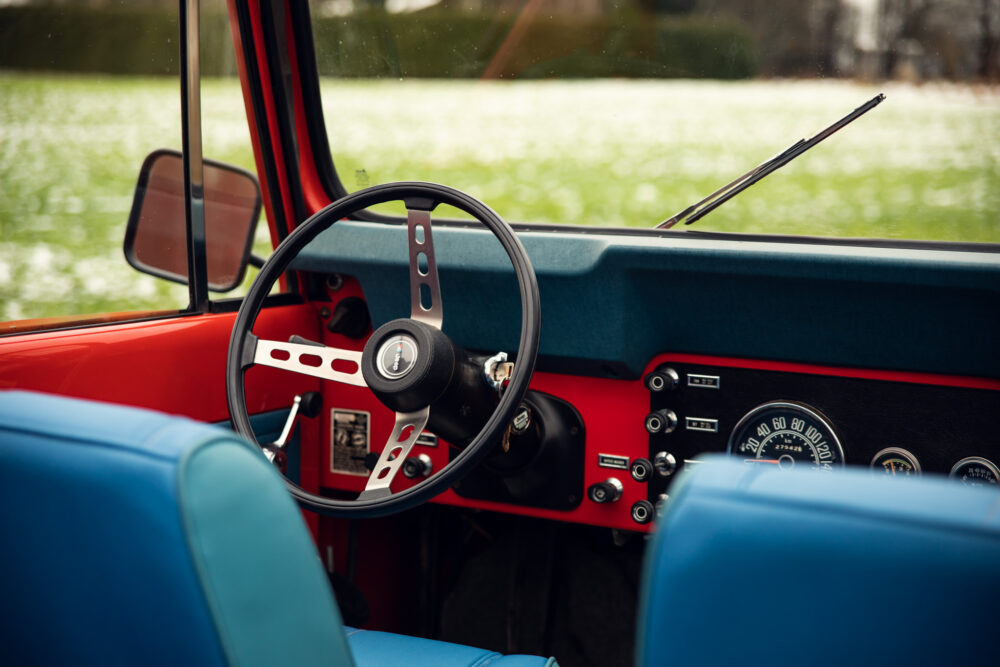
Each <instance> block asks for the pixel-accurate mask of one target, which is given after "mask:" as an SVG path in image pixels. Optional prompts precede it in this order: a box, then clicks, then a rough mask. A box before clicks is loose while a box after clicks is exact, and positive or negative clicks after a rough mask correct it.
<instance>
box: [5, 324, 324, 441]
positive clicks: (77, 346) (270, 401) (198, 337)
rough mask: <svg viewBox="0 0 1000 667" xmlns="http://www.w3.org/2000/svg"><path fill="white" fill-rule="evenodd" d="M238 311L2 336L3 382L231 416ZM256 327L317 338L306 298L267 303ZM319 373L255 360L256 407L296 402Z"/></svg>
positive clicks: (250, 383)
mask: <svg viewBox="0 0 1000 667" xmlns="http://www.w3.org/2000/svg"><path fill="white" fill-rule="evenodd" d="M235 317H236V315H235V313H226V314H213V315H185V316H182V315H178V316H176V317H170V318H165V319H160V320H153V321H146V322H130V323H123V324H114V325H103V326H95V327H90V328H84V329H68V330H61V331H46V332H38V333H32V334H25V335H23V336H10V337H5V338H0V388H3V389H15V388H16V389H29V390H33V391H43V392H49V393H54V394H62V395H65V396H75V397H78V398H89V399H93V400H99V401H107V402H109V403H119V404H122V405H133V406H137V407H144V408H151V409H154V410H160V411H162V412H167V413H171V414H178V415H185V416H187V417H191V418H192V419H197V420H200V421H206V422H216V421H223V420H226V419H229V412H228V409H227V408H226V383H225V372H226V354H227V352H228V348H229V336H230V333H231V332H232V328H233V322H234V320H235ZM254 331H255V332H256V333H257V334H258V335H259V336H261V337H263V338H281V339H287V338H288V336H290V335H291V334H295V333H297V334H299V335H302V336H306V337H312V338H314V339H315V338H316V337H317V336H318V335H319V334H318V323H317V319H316V317H315V313H314V310H313V309H312V308H311V307H310V306H308V305H298V306H283V307H279V308H268V309H265V310H263V311H262V312H261V316H260V317H259V318H258V322H257V325H256V327H255V328H254ZM318 384H319V381H318V380H314V379H313V378H309V377H305V376H302V375H296V374H292V373H285V372H281V371H278V370H276V369H272V368H263V367H255V368H252V369H250V370H249V371H248V373H247V398H248V400H247V404H248V408H249V410H250V412H251V414H253V413H256V412H262V411H266V410H275V409H278V408H282V407H288V406H289V405H291V402H292V399H293V398H294V396H295V394H296V393H297V392H299V393H301V392H302V391H310V390H315V389H316V388H317V386H318Z"/></svg>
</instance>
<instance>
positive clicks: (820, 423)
mask: <svg viewBox="0 0 1000 667" xmlns="http://www.w3.org/2000/svg"><path fill="white" fill-rule="evenodd" d="M729 453H730V454H732V455H733V456H738V457H742V458H743V459H744V460H746V461H747V462H748V463H762V464H772V465H776V466H778V467H779V468H781V469H783V470H787V469H790V468H793V467H795V466H797V465H798V466H802V465H804V466H807V467H809V468H813V469H817V470H832V469H833V468H834V467H835V466H843V465H844V449H843V447H841V446H840V440H839V439H838V438H837V434H836V433H835V432H834V430H833V426H831V425H830V422H829V421H828V420H827V419H826V418H825V417H824V416H823V415H821V414H820V413H819V411H818V410H816V409H814V408H811V407H809V406H808V405H804V404H801V403H791V402H788V401H773V402H771V403H765V404H764V405H760V406H758V407H756V408H754V409H753V410H751V411H750V412H748V413H747V414H746V415H745V416H744V417H743V419H741V420H740V422H739V423H738V424H737V425H736V428H734V429H733V432H732V435H730V436H729Z"/></svg>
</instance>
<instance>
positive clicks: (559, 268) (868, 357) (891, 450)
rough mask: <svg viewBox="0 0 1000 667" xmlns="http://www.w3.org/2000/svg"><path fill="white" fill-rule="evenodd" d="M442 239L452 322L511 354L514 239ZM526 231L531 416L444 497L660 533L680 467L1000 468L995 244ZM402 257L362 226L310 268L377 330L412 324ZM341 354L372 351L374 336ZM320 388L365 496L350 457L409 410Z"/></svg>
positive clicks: (396, 231) (965, 473) (343, 340)
mask: <svg viewBox="0 0 1000 667" xmlns="http://www.w3.org/2000/svg"><path fill="white" fill-rule="evenodd" d="M434 235H435V236H434V241H435V248H436V252H437V256H438V268H439V273H440V278H441V292H442V300H443V302H444V312H445V317H444V330H445V332H446V333H447V334H448V336H449V337H450V338H451V339H452V340H453V341H455V343H456V344H458V345H460V346H462V347H463V348H465V349H467V350H472V351H476V352H477V353H479V354H493V353H495V352H496V351H497V350H507V351H512V350H513V349H515V348H516V341H517V331H518V320H517V318H516V317H515V318H513V319H511V318H510V316H509V314H510V313H517V312H518V303H519V301H518V292H517V289H516V283H515V281H514V280H513V276H512V274H511V272H510V267H509V262H508V260H507V259H506V257H505V256H504V254H503V252H502V250H500V248H499V246H498V244H496V243H495V241H492V239H491V236H490V235H489V234H487V233H485V232H482V231H479V230H475V229H471V228H469V227H468V226H464V225H454V226H450V225H448V224H442V225H440V226H438V225H437V224H436V225H435V229H434ZM519 236H520V238H521V240H522V242H523V243H524V245H525V247H526V249H527V251H528V253H529V256H530V257H531V261H532V263H533V264H534V267H535V272H536V275H537V278H538V283H539V289H540V293H541V298H542V308H541V310H542V337H541V344H540V348H539V357H538V363H537V365H536V372H535V374H534V376H533V379H532V383H531V390H532V391H531V392H529V394H528V396H527V397H526V401H525V403H526V405H525V408H524V410H522V411H521V412H519V415H518V417H519V419H520V421H522V422H524V424H523V425H522V426H521V427H514V428H513V429H512V431H513V432H512V434H511V437H510V438H509V441H508V443H507V444H508V450H507V451H505V452H503V453H502V454H499V453H498V454H496V455H495V456H493V457H491V459H490V460H489V461H488V462H487V464H486V465H484V466H483V467H482V469H480V470H479V471H477V472H476V473H473V474H472V475H470V476H469V477H467V478H466V479H465V480H463V481H462V482H461V483H459V484H458V485H456V486H455V487H454V488H452V489H451V490H448V491H446V492H445V493H443V494H441V495H440V496H438V497H437V498H436V499H435V502H438V503H445V504H449V505H454V506H460V507H471V508H477V509H482V510H492V511H498V512H505V513H511V514H522V515H529V516H535V517H541V518H548V519H554V520H559V521H570V522H575V523H581V524H589V525H594V526H604V527H611V528H616V529H621V530H628V531H640V532H643V531H649V530H650V529H651V522H652V521H653V520H654V519H655V516H656V512H657V509H658V506H662V502H663V500H664V497H668V496H669V495H670V493H671V485H672V484H673V482H674V481H675V480H676V479H677V477H678V475H679V474H680V472H681V471H683V470H684V469H685V467H688V466H691V465H698V464H697V463H694V461H695V460H696V459H697V458H698V457H699V456H700V455H702V454H707V453H725V452H729V453H730V454H732V455H734V456H737V457H740V458H742V459H743V460H745V461H747V465H774V466H777V467H779V468H782V469H785V468H789V467H797V468H802V467H806V468H813V469H816V470H817V474H836V472H837V469H838V468H840V467H842V466H845V465H851V466H863V467H873V468H874V469H875V471H876V472H877V473H878V474H881V475H885V476H886V477H887V478H889V477H905V476H908V475H920V474H938V475H952V476H953V477H955V478H956V483H969V484H990V485H993V484H995V483H996V481H997V478H998V477H1000V474H998V473H1000V470H998V468H997V465H998V464H1000V436H998V435H997V430H996V427H995V425H994V423H993V422H994V420H995V415H998V414H1000V380H998V379H996V378H1000V354H998V353H997V348H996V342H995V341H996V336H997V335H998V332H1000V309H998V308H995V307H991V306H990V304H996V303H1000V254H998V253H997V252H995V250H993V249H991V248H984V249H980V250H970V249H967V248H963V249H954V248H946V247H942V248H931V247H922V246H914V247H895V246H892V245H891V244H879V243H878V242H870V243H868V244H867V245H866V244H838V243H816V242H807V241H803V240H795V239H781V240H775V239H761V240H748V239H746V238H745V237H740V238H739V239H736V238H714V237H709V235H704V236H702V235H698V234H683V235H672V236H671V235H664V236H657V235H631V236H630V235H615V234H612V233H609V232H606V231H603V230H596V231H594V232H588V233H576V234H566V233H554V232H551V231H546V230H538V231H535V230H524V231H520V230H519ZM925 245H926V244H925ZM406 257H407V252H406V237H405V233H404V229H403V228H402V227H400V226H398V225H392V224H381V223H362V222H347V223H338V224H337V225H335V226H334V227H332V228H331V229H329V230H327V231H326V232H324V233H323V234H321V235H320V236H318V237H317V238H316V239H315V240H314V241H312V242H311V243H310V244H309V246H307V247H306V248H305V249H304V250H303V252H302V253H301V254H300V256H299V257H298V258H297V259H296V262H295V264H294V266H295V268H296V269H298V270H301V271H305V272H310V273H312V274H314V275H315V276H316V280H315V282H316V283H318V284H325V285H326V286H327V287H328V288H329V286H330V285H331V284H333V285H336V289H335V290H333V289H328V290H327V298H328V299H329V301H330V306H329V307H328V310H331V309H333V310H335V307H334V306H336V305H338V304H339V303H340V302H341V301H343V300H346V299H347V298H350V297H360V298H363V300H364V302H365V304H366V307H367V309H368V310H369V312H370V317H371V321H372V322H373V323H374V326H376V327H377V326H378V325H380V324H382V323H384V322H387V321H390V320H392V319H393V318H395V317H400V316H405V314H406V313H407V312H408V310H407V309H408V305H409V304H408V300H407V294H406V290H405V289H402V288H401V287H400V286H401V285H406V284H407V280H408V273H407V270H408V267H407V264H406ZM332 272H336V275H337V276H341V277H342V278H336V279H334V280H332V281H331V274H332ZM316 303H317V305H318V306H319V305H321V304H322V300H320V301H317V302H316ZM326 317H327V320H329V319H330V315H329V313H327V316H326ZM320 319H321V321H322V320H323V315H322V312H321V313H320ZM323 342H324V343H326V344H328V345H333V346H336V347H340V348H350V347H351V346H352V345H355V346H356V347H355V348H354V349H360V347H361V344H362V343H363V339H357V340H354V339H350V338H348V337H345V336H342V335H340V334H336V333H334V334H325V338H324V340H323ZM671 350H673V351H671ZM323 391H324V405H326V407H327V411H328V412H327V414H326V416H325V417H324V421H323V424H322V426H321V432H322V433H323V436H322V438H321V452H323V450H324V448H325V449H326V450H327V451H325V452H323V453H321V457H320V468H321V470H320V477H319V487H320V490H321V491H322V492H325V493H330V494H333V495H336V494H338V493H344V492H347V491H352V492H356V491H359V490H361V489H362V488H363V486H364V479H365V475H366V474H367V470H366V469H364V467H363V459H364V455H363V454H362V455H360V456H359V455H353V459H352V455H350V454H349V453H347V450H344V451H340V452H339V453H338V452H337V451H336V450H335V449H334V446H333V445H334V443H335V442H337V441H338V440H337V439H338V438H339V442H341V443H344V442H347V441H349V440H350V439H351V438H352V437H354V438H357V439H358V441H359V442H361V441H365V442H367V443H369V447H371V448H374V451H378V450H379V449H380V448H381V444H382V443H384V442H385V441H386V439H387V437H388V435H389V433H390V431H391V428H392V425H393V416H392V413H391V412H389V411H388V410H387V409H386V408H384V407H382V406H381V404H379V403H378V402H377V401H376V400H375V399H374V398H373V397H372V396H371V394H370V393H369V392H367V391H366V390H364V389H360V388H351V387H345V386H336V387H324V388H323ZM338 419H339V420H340V423H341V424H342V427H340V428H338V427H337V426H336V423H337V420H338ZM515 421H518V419H515ZM344 424H350V426H349V427H347V426H344ZM362 433H363V434H362ZM324 443H325V444H324ZM453 454H454V448H453V447H451V446H450V445H449V443H447V442H445V441H443V440H440V439H437V438H435V437H434V436H433V435H431V434H426V437H424V438H423V439H422V440H421V441H420V443H418V444H417V445H416V446H415V448H414V450H413V452H412V453H411V456H412V457H416V458H417V459H419V460H418V461H414V462H413V463H412V464H410V466H409V469H410V471H411V472H412V473H413V474H414V475H416V476H415V477H413V478H403V477H402V476H400V477H398V478H397V480H396V483H394V488H396V486H395V484H398V485H399V487H400V488H404V487H406V486H407V485H410V484H412V483H414V482H413V480H414V479H417V478H418V477H419V476H421V475H423V474H433V472H434V471H437V470H440V469H441V468H442V467H443V466H444V465H446V464H447V462H448V460H449V459H450V458H451V457H452V456H453ZM349 459H351V460H353V461H354V462H353V464H351V465H353V468H350V466H349V465H347V464H342V462H343V461H346V460H349ZM338 460H339V461H340V462H341V463H338Z"/></svg>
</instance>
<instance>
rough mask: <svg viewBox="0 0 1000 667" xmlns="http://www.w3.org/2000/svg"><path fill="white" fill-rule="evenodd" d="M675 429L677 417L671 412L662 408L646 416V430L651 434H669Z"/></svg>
mask: <svg viewBox="0 0 1000 667" xmlns="http://www.w3.org/2000/svg"><path fill="white" fill-rule="evenodd" d="M675 428H677V415H676V414H674V411H673V410H669V409H667V408H663V409H661V410H654V411H653V412H650V413H649V414H648V415H646V430H647V431H649V432H650V433H651V434H653V435H656V434H657V433H670V432H671V431H673V430H674V429H675Z"/></svg>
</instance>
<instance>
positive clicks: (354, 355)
mask: <svg viewBox="0 0 1000 667" xmlns="http://www.w3.org/2000/svg"><path fill="white" fill-rule="evenodd" d="M254 341H255V343H256V349H255V350H254V353H253V364H254V365H258V366H270V367H271V368H280V369H282V370H286V371H292V372H293V373H301V374H302V375H311V376H313V377H317V378H320V379H322V380H333V381H334V382H340V383H342V384H350V385H354V386H355V387H367V386H368V384H367V383H366V382H365V379H364V377H362V375H361V355H362V353H361V352H360V351H356V350H341V349H339V348H336V347H328V346H326V345H319V344H308V343H286V342H283V341H280V340H266V339H262V338H256V337H254Z"/></svg>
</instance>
